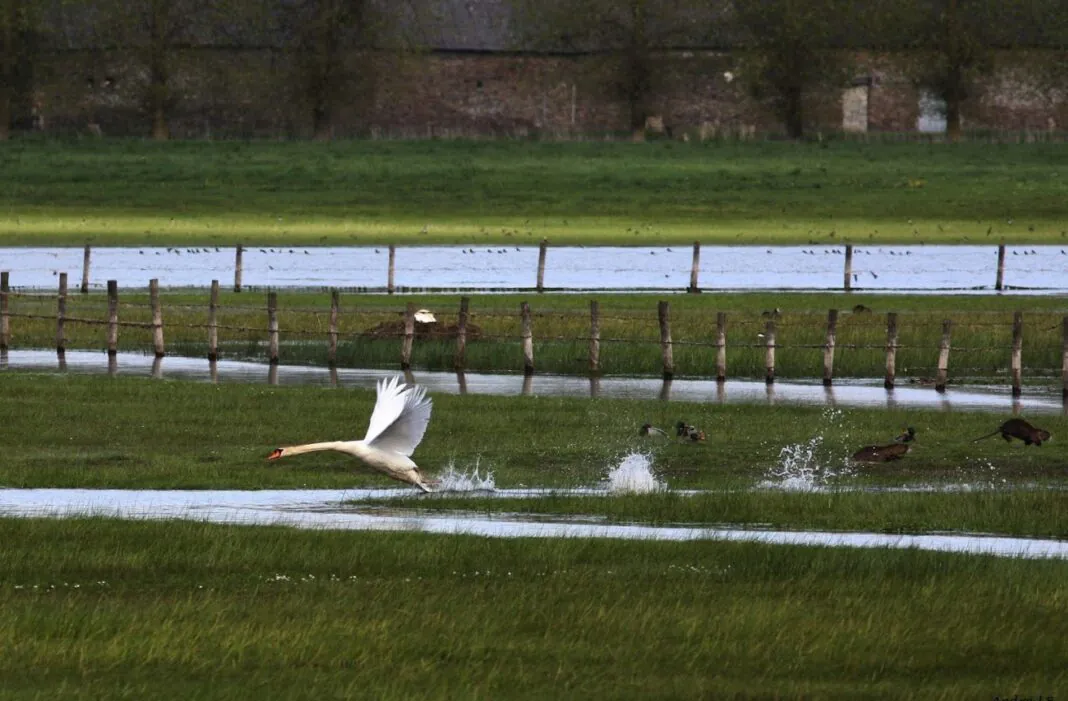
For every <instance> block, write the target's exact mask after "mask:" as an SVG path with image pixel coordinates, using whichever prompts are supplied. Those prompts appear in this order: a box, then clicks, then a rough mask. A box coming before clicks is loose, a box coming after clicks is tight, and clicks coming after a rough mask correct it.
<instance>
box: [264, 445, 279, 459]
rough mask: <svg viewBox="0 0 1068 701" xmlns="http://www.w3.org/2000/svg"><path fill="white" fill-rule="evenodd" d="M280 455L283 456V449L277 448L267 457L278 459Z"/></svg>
mask: <svg viewBox="0 0 1068 701" xmlns="http://www.w3.org/2000/svg"><path fill="white" fill-rule="evenodd" d="M280 457H282V449H281V448H275V449H274V452H273V453H271V454H270V455H268V456H267V459H268V460H277V459H278V458H280Z"/></svg>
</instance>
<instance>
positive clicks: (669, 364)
mask: <svg viewBox="0 0 1068 701" xmlns="http://www.w3.org/2000/svg"><path fill="white" fill-rule="evenodd" d="M656 315H657V317H658V318H659V320H660V355H661V358H662V359H663V364H664V379H665V380H670V379H671V378H673V377H674V376H675V354H674V349H673V347H672V343H671V305H670V304H669V303H668V302H667V301H665V300H661V301H660V302H658V303H657V305H656Z"/></svg>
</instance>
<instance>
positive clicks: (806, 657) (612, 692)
mask: <svg viewBox="0 0 1068 701" xmlns="http://www.w3.org/2000/svg"><path fill="white" fill-rule="evenodd" d="M0 539H2V542H3V543H4V547H3V548H0V609H2V610H3V611H4V625H3V626H0V648H2V649H3V650H4V654H3V655H2V656H0V695H2V696H3V698H5V699H11V700H12V701H21V700H23V699H26V700H29V699H40V698H63V699H99V698H113V699H138V700H144V699H173V698H182V699H190V700H199V699H245V698H250V697H253V696H262V697H264V698H271V699H308V698H346V699H349V698H368V699H371V698H373V699H411V698H421V699H449V700H452V699H544V698H614V699H631V698H633V699H648V698H657V699H692V698H735V699H764V698H805V699H837V698H843V697H848V698H854V699H897V698H925V699H961V698H993V697H994V696H995V695H1001V698H1011V697H1012V695H1013V694H1017V693H1019V694H1023V693H1025V692H1026V693H1034V692H1043V693H1046V692H1048V693H1049V694H1051V695H1053V696H1057V695H1058V692H1061V691H1062V690H1063V689H1064V688H1065V686H1066V684H1068V674H1066V672H1065V667H1064V656H1063V642H1064V640H1063V630H1062V629H1061V626H1060V622H1061V621H1062V620H1063V616H1064V611H1065V607H1066V605H1068V587H1066V585H1065V581H1066V580H1068V564H1066V563H1064V562H1060V561H1028V560H1014V559H999V558H993V557H978V556H962V555H946V554H936V553H927V552H918V551H894V550H885V551H884V550H851V549H822V548H800V547H786V546H781V547H780V546H766V545H757V544H735V543H722V542H696V543H651V542H623V541H595V540H530V539H520V540H497V539H489V538H477V537H469V536H436V535H421V534H405V533H348V532H301V531H295V530H289V529H284V528H272V527H236V526H234V527H231V526H221V525H209V524H201V523H188V522H187V523H183V522H168V523H153V522H116V521H110V520H104V519H74V520H64V521H58V520H55V521H50V520H11V519H0Z"/></svg>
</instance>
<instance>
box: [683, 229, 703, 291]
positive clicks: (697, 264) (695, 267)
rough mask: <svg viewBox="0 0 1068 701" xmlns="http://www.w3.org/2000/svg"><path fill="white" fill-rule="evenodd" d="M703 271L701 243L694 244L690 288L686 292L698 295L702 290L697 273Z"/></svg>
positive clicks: (695, 242)
mask: <svg viewBox="0 0 1068 701" xmlns="http://www.w3.org/2000/svg"><path fill="white" fill-rule="evenodd" d="M700 269H701V242H700V241H694V242H693V263H692V264H691V265H690V287H689V289H687V290H686V291H687V292H689V293H691V294H697V293H698V292H700V291H701V288H700V287H698V285H697V273H698V271H699V270H700Z"/></svg>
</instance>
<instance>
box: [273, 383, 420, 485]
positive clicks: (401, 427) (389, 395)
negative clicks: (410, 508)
mask: <svg viewBox="0 0 1068 701" xmlns="http://www.w3.org/2000/svg"><path fill="white" fill-rule="evenodd" d="M430 409H431V400H430V399H429V398H428V397H427V396H426V389H424V388H423V387H417V386H411V387H408V386H405V385H404V384H403V380H402V378H401V377H400V376H397V377H394V378H392V379H389V380H379V381H378V400H377V401H376V402H375V408H374V411H373V412H371V421H370V423H369V425H368V426H367V436H366V437H365V438H364V439H363V440H362V441H329V442H326V443H308V444H305V445H294V446H289V447H286V448H275V450H274V452H273V453H271V454H270V456H268V458H267V459H268V460H277V459H278V458H288V457H289V456H291V455H300V454H301V453H312V452H316V451H320V450H336V451H338V452H339V453H347V454H348V455H351V456H353V457H355V458H358V459H359V460H361V461H362V462H364V463H365V464H367V465H368V466H370V467H372V468H374V469H376V470H378V471H379V472H381V473H383V474H386V475H388V476H390V477H392V478H393V479H395V480H400V481H401V482H407V483H409V484H414V485H415V486H416V487H419V488H420V489H422V490H423V491H424V492H429V491H431V488H430V484H428V483H427V481H426V480H424V479H423V476H422V475H421V474H419V467H418V466H417V465H416V464H415V463H414V462H412V460H411V458H410V457H409V456H410V455H411V454H412V452H413V451H414V450H415V447H416V446H417V445H419V441H421V440H423V434H424V433H426V426H427V424H428V423H430Z"/></svg>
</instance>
